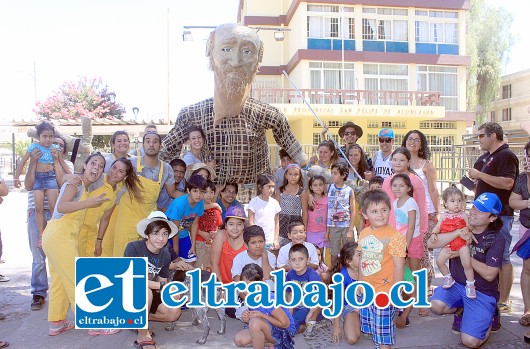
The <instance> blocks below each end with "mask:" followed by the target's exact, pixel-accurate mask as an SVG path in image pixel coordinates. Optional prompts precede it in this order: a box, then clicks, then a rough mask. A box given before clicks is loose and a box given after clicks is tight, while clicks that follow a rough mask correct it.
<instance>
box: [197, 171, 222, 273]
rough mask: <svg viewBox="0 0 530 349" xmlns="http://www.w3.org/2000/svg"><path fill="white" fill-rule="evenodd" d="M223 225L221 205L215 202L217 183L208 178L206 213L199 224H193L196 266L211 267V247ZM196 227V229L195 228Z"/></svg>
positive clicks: (200, 218)
mask: <svg viewBox="0 0 530 349" xmlns="http://www.w3.org/2000/svg"><path fill="white" fill-rule="evenodd" d="M222 225H223V218H222V217H221V207H220V206H219V205H218V204H217V203H216V202H215V183H214V182H212V181H210V180H206V191H205V193H204V214H203V215H202V216H200V217H199V218H198V224H197V225H194V224H192V226H191V230H190V232H191V244H192V246H191V249H190V251H191V253H194V254H196V255H197V263H195V267H196V268H201V269H207V268H208V269H210V270H211V266H210V247H211V246H212V241H213V238H214V237H215V235H216V234H217V230H219V227H221V226H222ZM195 228H196V229H195Z"/></svg>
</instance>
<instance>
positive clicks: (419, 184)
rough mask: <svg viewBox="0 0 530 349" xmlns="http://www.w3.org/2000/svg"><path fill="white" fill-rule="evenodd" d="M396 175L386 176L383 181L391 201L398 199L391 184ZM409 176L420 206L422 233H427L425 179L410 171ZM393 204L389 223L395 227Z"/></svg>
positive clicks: (414, 196)
mask: <svg viewBox="0 0 530 349" xmlns="http://www.w3.org/2000/svg"><path fill="white" fill-rule="evenodd" d="M394 176H395V174H393V175H392V176H390V177H387V178H385V181H384V182H383V191H385V193H387V194H388V196H390V202H391V203H392V202H394V200H396V197H395V196H394V193H392V185H391V184H390V181H391V180H392V178H394ZM409 177H410V181H411V182H412V186H413V187H414V194H413V195H412V197H413V198H414V200H416V203H417V204H418V207H419V208H420V234H425V233H426V232H427V229H428V227H429V213H428V212H427V197H426V196H425V186H424V185H423V181H422V180H421V178H420V177H418V176H417V175H415V174H412V173H410V174H409ZM392 206H393V205H390V209H391V211H390V219H389V220H388V224H390V225H391V226H392V227H394V228H395V227H396V216H395V213H394V209H393V207H392Z"/></svg>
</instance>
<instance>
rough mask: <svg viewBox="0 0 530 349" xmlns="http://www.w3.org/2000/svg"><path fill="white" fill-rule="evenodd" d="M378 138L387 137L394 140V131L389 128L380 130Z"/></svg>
mask: <svg viewBox="0 0 530 349" xmlns="http://www.w3.org/2000/svg"><path fill="white" fill-rule="evenodd" d="M379 137H387V138H392V139H394V131H392V130H391V129H389V128H382V129H381V131H379Z"/></svg>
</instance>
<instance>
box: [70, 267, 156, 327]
mask: <svg viewBox="0 0 530 349" xmlns="http://www.w3.org/2000/svg"><path fill="white" fill-rule="evenodd" d="M147 281H148V280H147V258H144V257H118V258H102V257H98V258H96V257H78V258H76V261H75V303H76V304H75V327H76V328H78V329H103V328H104V329H106V328H108V329H129V328H136V329H137V328H140V329H144V328H147V321H148V309H147Z"/></svg>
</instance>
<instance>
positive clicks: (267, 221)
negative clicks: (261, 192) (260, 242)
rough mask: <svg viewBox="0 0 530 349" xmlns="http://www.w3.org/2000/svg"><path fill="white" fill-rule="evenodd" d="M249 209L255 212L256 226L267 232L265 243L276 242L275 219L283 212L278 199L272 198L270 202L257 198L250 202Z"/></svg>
mask: <svg viewBox="0 0 530 349" xmlns="http://www.w3.org/2000/svg"><path fill="white" fill-rule="evenodd" d="M247 209H248V210H250V211H252V212H254V224H255V225H259V226H260V227H261V228H262V229H263V231H264V232H265V243H267V244H272V243H273V242H274V225H275V224H274V217H275V216H276V214H278V213H280V211H281V210H282V209H281V208H280V204H279V203H278V201H276V199H274V198H272V197H270V198H269V200H268V201H264V200H262V199H260V197H259V196H256V197H254V198H252V200H250V202H249V203H248V206H247Z"/></svg>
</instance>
